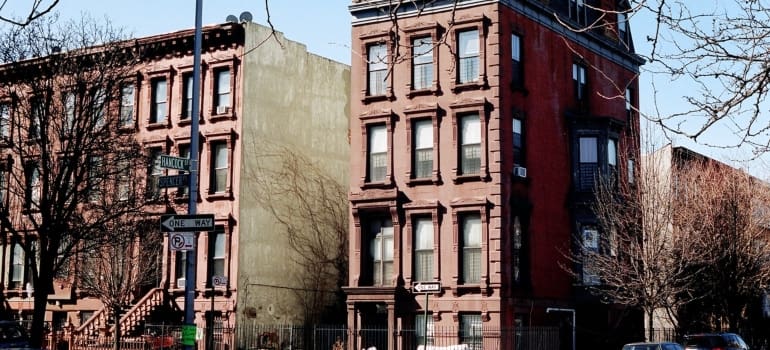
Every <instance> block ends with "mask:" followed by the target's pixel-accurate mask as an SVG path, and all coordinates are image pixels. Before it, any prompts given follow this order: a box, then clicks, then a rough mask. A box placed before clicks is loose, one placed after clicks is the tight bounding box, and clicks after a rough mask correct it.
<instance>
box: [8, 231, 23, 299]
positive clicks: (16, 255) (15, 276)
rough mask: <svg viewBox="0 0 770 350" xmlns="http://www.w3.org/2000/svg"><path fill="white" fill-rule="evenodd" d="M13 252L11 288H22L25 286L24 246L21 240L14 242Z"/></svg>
mask: <svg viewBox="0 0 770 350" xmlns="http://www.w3.org/2000/svg"><path fill="white" fill-rule="evenodd" d="M12 249H13V251H12V252H11V278H10V283H9V285H8V287H9V288H14V289H15V288H21V287H23V286H24V266H25V263H24V247H23V246H22V245H21V243H19V242H14V243H13V248H12Z"/></svg>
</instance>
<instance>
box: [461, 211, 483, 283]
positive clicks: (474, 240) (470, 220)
mask: <svg viewBox="0 0 770 350" xmlns="http://www.w3.org/2000/svg"><path fill="white" fill-rule="evenodd" d="M460 225H461V230H462V242H461V244H462V252H461V254H462V256H461V259H460V260H461V262H462V276H461V278H460V279H461V283H463V284H477V283H480V282H481V216H480V215H479V214H465V215H463V216H462V219H461V221H460Z"/></svg>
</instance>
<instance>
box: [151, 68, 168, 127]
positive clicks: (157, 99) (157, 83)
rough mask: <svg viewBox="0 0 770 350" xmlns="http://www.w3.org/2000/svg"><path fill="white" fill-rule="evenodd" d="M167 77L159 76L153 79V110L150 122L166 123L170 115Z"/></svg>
mask: <svg viewBox="0 0 770 350" xmlns="http://www.w3.org/2000/svg"><path fill="white" fill-rule="evenodd" d="M167 98H168V95H167V90H166V79H165V78H158V79H154V80H153V81H152V107H151V108H152V110H151V111H150V123H153V124H155V123H165V122H166V117H167V116H168V104H167Z"/></svg>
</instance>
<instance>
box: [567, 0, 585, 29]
mask: <svg viewBox="0 0 770 350" xmlns="http://www.w3.org/2000/svg"><path fill="white" fill-rule="evenodd" d="M568 7H569V10H568V14H569V18H570V20H572V21H573V22H575V23H577V24H579V25H586V24H588V11H587V9H586V0H569V3H568Z"/></svg>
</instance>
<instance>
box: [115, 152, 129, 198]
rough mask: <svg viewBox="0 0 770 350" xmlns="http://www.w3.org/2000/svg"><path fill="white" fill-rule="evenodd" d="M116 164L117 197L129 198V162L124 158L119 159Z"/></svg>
mask: <svg viewBox="0 0 770 350" xmlns="http://www.w3.org/2000/svg"><path fill="white" fill-rule="evenodd" d="M117 164H118V186H117V187H118V199H119V200H122V201H125V200H128V199H129V198H131V164H130V162H129V161H128V160H126V159H120V160H118V162H117Z"/></svg>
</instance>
